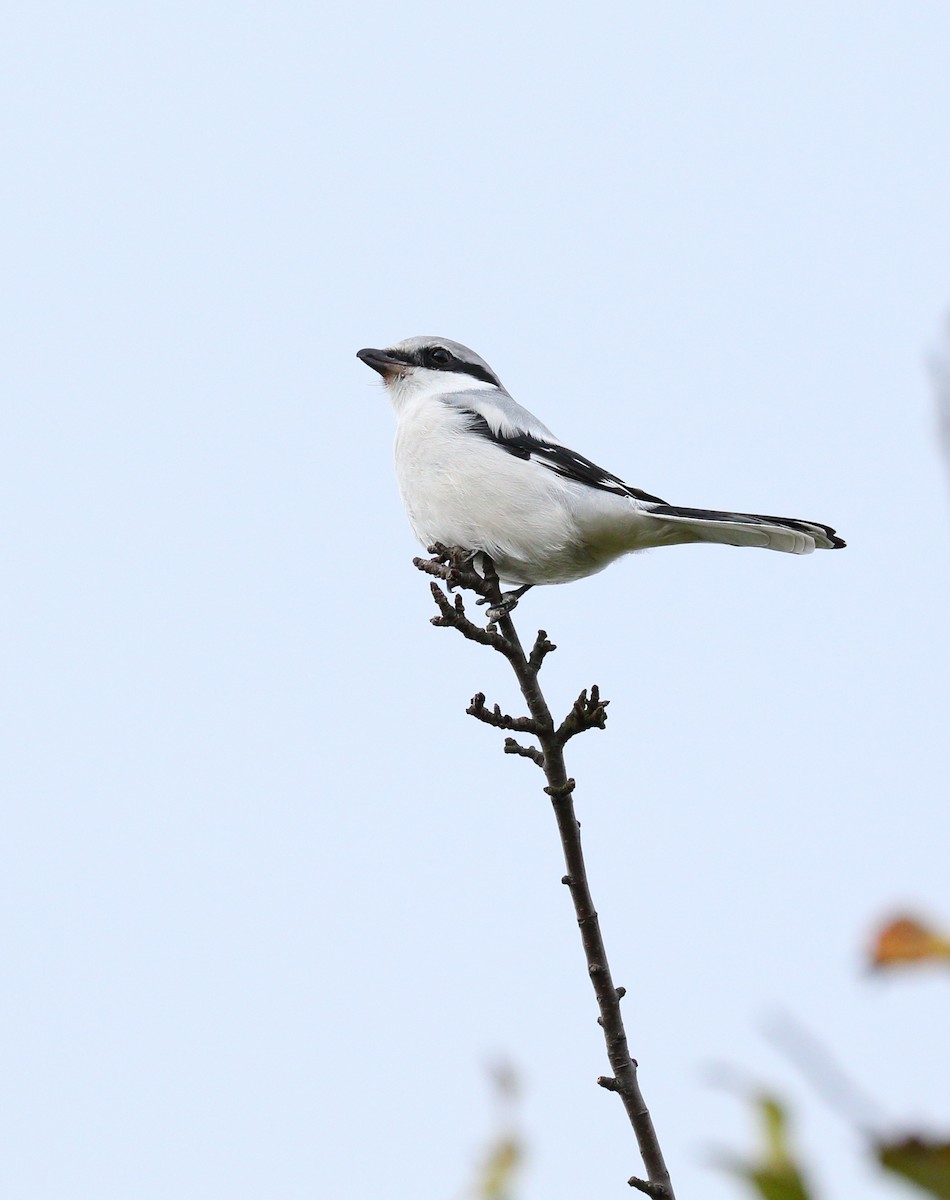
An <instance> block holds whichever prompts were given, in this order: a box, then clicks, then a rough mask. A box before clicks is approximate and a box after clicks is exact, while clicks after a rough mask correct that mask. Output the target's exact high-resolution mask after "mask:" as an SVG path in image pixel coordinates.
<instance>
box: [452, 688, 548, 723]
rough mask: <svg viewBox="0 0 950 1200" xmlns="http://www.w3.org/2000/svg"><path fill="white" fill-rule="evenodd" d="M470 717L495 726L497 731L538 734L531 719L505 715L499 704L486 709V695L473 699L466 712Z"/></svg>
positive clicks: (482, 694) (480, 693)
mask: <svg viewBox="0 0 950 1200" xmlns="http://www.w3.org/2000/svg"><path fill="white" fill-rule="evenodd" d="M465 711H466V712H467V713H468V715H469V716H470V717H476V718H477V719H478V720H479V721H484V722H485V724H486V725H494V726H495V728H496V729H513V730H515V732H516V733H537V732H538V727H537V725H535V723H534V721H532V720H531V718H530V717H510V716H509V715H508V714H507V713H503V712H502V711H501V709H500V708H499V707H498V705H497V704H495V705H493V706H492V708H490V709H489V708H486V707H485V693H484V692H477V693H476V694H475V696H473V697H472V703H471V704H470V705H469V706H468V708H467V709H466V710H465Z"/></svg>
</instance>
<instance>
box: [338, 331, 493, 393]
mask: <svg viewBox="0 0 950 1200" xmlns="http://www.w3.org/2000/svg"><path fill="white" fill-rule="evenodd" d="M356 357H357V358H359V359H362V361H363V362H364V363H366V365H367V366H368V367H372V368H373V370H374V371H378V372H379V374H380V375H381V376H382V377H383V382H384V383H385V384H386V386H387V388H389V389H390V391H391V393H392V394H393V398H394V399H396V397H397V396H398V397H399V398H400V399H405V398H407V396H408V395H409V394H421V393H429V392H433V393H440V392H441V393H445V392H461V391H471V390H472V389H473V388H478V387H494V388H500V387H501V384H500V383H499V381H498V376H497V375H496V374H495V372H494V371H493V370H492V369H491V367H490V366H489V365H488V363H487V362H485V360H484V359H483V358H480V357H479V355H477V354H476V353H475V351H474V350H469V348H468V347H467V346H463V345H461V344H460V343H459V342H453V341H451V340H450V339H449V338H440V337H426V336H422V337H411V338H406V339H405V341H402V342H396V344H395V345H393V346H389V347H387V349H385V350H359V351H357V355H356Z"/></svg>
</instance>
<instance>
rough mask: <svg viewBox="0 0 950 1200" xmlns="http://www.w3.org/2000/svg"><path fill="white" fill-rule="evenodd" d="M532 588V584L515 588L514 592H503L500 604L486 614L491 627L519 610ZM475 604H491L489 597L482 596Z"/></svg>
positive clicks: (493, 606)
mask: <svg viewBox="0 0 950 1200" xmlns="http://www.w3.org/2000/svg"><path fill="white" fill-rule="evenodd" d="M531 586H532V585H531V584H530V583H526V584H523V585H522V586H521V587H519V588H514V589H513V591H510V592H502V595H501V600H500V601H499V603H498V604H493V605H492V606H491V608H490V609H489V610H488V612H487V613H486V614H485V616H486V617H488V623H489V625H494V623H495V622H496V621H498V620H500V619H501V618H502V617H507V616H508V614H509V613H510V612H511V611H512V610H513V609H515V608H517V606H518V601H519V600H520V599H521V597H522V596H523V595H524V594H525V592H526V591H527V590H528V589H529V588H530V587H531ZM475 603H476V604H489V603H491V602H490V601H489V599H488V597H487V596H480V597H479V598H478V600H476V601H475Z"/></svg>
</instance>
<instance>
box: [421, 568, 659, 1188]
mask: <svg viewBox="0 0 950 1200" xmlns="http://www.w3.org/2000/svg"><path fill="white" fill-rule="evenodd" d="M430 550H431V553H432V555H433V558H431V559H415V560H414V562H415V565H416V567H418V569H419V570H420V571H423V572H424V573H425V574H427V575H435V576H436V577H437V578H439V579H441V580H442V581H443V582H444V583H445V584H446V585H447V586H448V588H449V589H450V590H451V589H453V588H456V587H458V588H461V589H463V590H469V591H473V592H475V594H476V595H477V596H479V597H481V598H482V599H484V600H485V601H487V603H488V604H489V605H490V608H489V614H490V615H494V616H495V620H493V621H491V623H490V624H489V625H488V627H487V628H484V629H483V628H482V627H481V626H479V625H475V624H474V623H473V622H472V621H470V620H469V618H468V617H467V616H466V614H465V608H464V604H463V602H462V597H461V596H456V598H455V602H454V603H452V601H451V600H449V598H448V596H447V595H446V594H445V592H443V591H442V589H441V588H440V587H439V586H438V584H437V583H432V585H431V588H432V596H433V599H434V600H435V603H436V604H437V605H438V608H439V616H438V617H435V618H434V619H433V624H434V625H442V626H452V627H453V628H455V629H458V631H459V632H460V633H461V634H462V636H463V637H466V638H468V639H469V640H470V641H474V642H479V643H480V644H481V645H486V646H491V648H492V649H493V650H496V651H497V652H498V653H500V654H502V655H504V657H505V658H506V659H507V660H508V662H509V663H510V664H511V667H512V670H513V671H514V673H515V677H516V678H517V680H518V686H519V687H520V689H521V694H522V696H523V697H524V700H525V703H526V704H527V706H528V712H529V714H530V716H528V717H512V716H509V715H508V714H507V713H503V712H502V711H501V709H500V708H499V707H498V705H497V704H496V705H494V706H493V707H492V708H491V709H489V708H488V707H487V706H486V705H485V697H484V695H483V694H482V693H481V692H479V693H478V695H476V696H475V697H474V699H473V700H472V703H471V705H470V706H469V708H468V710H467V711H468V712H469V713H470V714H471V715H472V716H473V717H476V718H477V719H478V720H480V721H483V722H484V723H485V724H488V725H494V726H495V727H496V728H499V729H513V730H515V731H518V732H524V733H530V734H533V735H534V736H535V737H536V738H537V739H538V742H539V745H540V749H537V748H535V747H531V746H523V745H522V744H521V743H520V742H517V741H516V740H515V739H514V738H506V740H505V753H506V754H514V755H518V756H520V757H522V758H530V759H531V760H532V762H534V763H535V764H536V765H537V766H539V767H540V768H541V769H542V771H543V772H544V775H545V779H546V781H547V784H546V787H545V788H544V790H545V792H546V793H547V794H548V796H549V797H550V798H551V804H552V807H553V809H554V815H555V819H556V821H557V826H558V832H559V833H560V837H561V847H562V850H563V853H564V862H565V865H566V867H567V873H566V874H565V875H564V877H563V879H562V881H561V882H562V883H564V884H565V885H566V886H567V887H568V888H569V889H570V892H571V899H572V901H573V903H574V914H575V916H576V918H577V925H578V928H579V929H580V933H581V941H582V944H583V947H584V954H585V957H586V960H587V971H588V975H589V976H590V980H591V983H592V984H593V987H594V994H595V996H596V998H597V1007H598V1011H599V1014H600V1015H599V1016H598V1018H597V1021H598V1024H599V1025H600V1026H601V1027H602V1029H603V1031H604V1040H605V1042H606V1046H607V1058H608V1061H609V1062H610V1066H611V1070H612V1071H613V1075H612V1076H601V1077H600V1078H599V1079H598V1081H597V1082H598V1084H599V1085H600V1086H601V1087H603V1088H606V1089H607V1090H608V1091H612V1092H616V1093H617V1094H618V1095H619V1096H620V1099H621V1101H622V1102H623V1106H624V1108H625V1110H626V1113H627V1117H628V1119H629V1121H630V1124H631V1126H632V1127H633V1131H634V1134H635V1135H636V1139H637V1144H638V1146H639V1149H640V1155H641V1157H642V1159H643V1165H644V1167H645V1168H646V1171H647V1176H648V1178H647V1179H646V1180H643V1179H639V1178H638V1177H637V1176H633V1177H632V1178H631V1179H630V1180H629V1181H628V1182H629V1184H630V1186H631V1187H634V1188H637V1189H638V1190H639V1191H641V1192H643V1193H644V1194H645V1195H648V1196H652V1197H654V1200H675V1197H674V1195H673V1187H672V1184H671V1183H670V1176H669V1172H668V1171H667V1169H666V1164H665V1162H664V1160H663V1153H662V1150H661V1149H660V1143H659V1140H658V1138H657V1135H656V1131H655V1129H654V1128H653V1121H652V1119H651V1117H650V1113H649V1110H648V1109H647V1106H646V1104H645V1103H644V1100H643V1095H642V1093H641V1091H640V1085H639V1083H638V1080H637V1064H636V1062H635V1060H634V1059H633V1058H631V1056H630V1051H629V1049H628V1046H627V1034H626V1030H625V1029H624V1024H623V1017H622V1015H621V1011H620V1000H621V998H622V997H623V995H624V994H625V989H624V988H622V987H615V986H614V983H613V980H612V977H611V973H610V966H609V964H608V961H607V951H606V949H605V947H604V940H603V936H602V935H601V932H600V922H599V919H598V916H597V910H596V909H595V908H594V902H593V899H592V898H591V894H590V886H589V884H588V880H587V867H586V864H585V862H584V852H583V848H582V846H581V835H580V822H579V821H578V820H577V817H576V815H575V813H574V797H573V793H574V788H575V783H574V780H573V779H571V778H570V777H569V776H568V774H567V767H566V765H565V762H564V746H565V744H566V743H567V742H568V741H569V740H570V739H571V738H572V737H574V736H576V735H577V734H578V733H583V732H584V731H585V730H587V729H603V728H604V725H605V723H606V720H607V704H608V701H606V700H602V699H601V697H600V691H599V689H598V688H597V686H596V684H595V685H594V686H593V687H591V688H590V690H589V691H588V690H587V689H586V688H585V690H584V691H583V692H581V694H580V695H579V696H578V698H577V700H576V701H575V702H574V705H573V707H572V708H571V711H570V712H569V713H568V715H567V716H566V717H565V718H564V720H563V721H562V722H561V724H560V725H559V726H555V724H554V720H553V719H552V717H551V710H550V709H549V707H548V703H547V701H546V700H545V698H544V695H543V693H542V691H541V688H540V686H539V684H538V675H539V672H540V670H541V667H542V665H543V663H544V659H545V657H546V656H547V655H548V654H550V653H551V651H552V650H554V649H555V647H554V644H553V643H552V642H550V641H549V640H548V636H547V633H546V632H545V631H544V630H543V629H542V630H539V631H538V635H537V637H536V639H535V641H534V645H533V647H532V649H531V652H530V654H527V655H526V654H525V652H524V649H523V647H522V645H521V640H520V639H519V637H518V633H517V631H516V629H515V627H514V624H513V623H512V620H511V614H510V611H506V609H505V604H504V599H503V596H502V591H501V586H500V584H499V581H498V575H497V573H496V571H495V567H494V564H493V563H492V562H491V559H489V558H488V557H487V555H484V554H478V555H474V556H473V555H471V554H465V553H464V552H462V551H458V550H453V549H452V548H449V547H446V546H441V545H436V546H432V547H430ZM476 560H477V566H478V569H476Z"/></svg>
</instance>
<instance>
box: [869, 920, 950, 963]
mask: <svg viewBox="0 0 950 1200" xmlns="http://www.w3.org/2000/svg"><path fill="white" fill-rule="evenodd" d="M940 959H942V960H948V961H950V938H947V937H944V936H943V935H942V934H939V933H937V932H936V930H933V929H931V928H929V927H928V926H927V925H924V924H923V922H922V921H917V920H915V919H914V918H913V917H898V918H897V919H895V920H893V921H891V922H889V923H888V924H887V925H885V926H884V928H883V929H881V930H880V932H879V933H878V935H877V937H876V938H875V941H874V945H873V947H872V949H871V964H872V966H875V967H894V966H900V965H901V964H903V963H910V962H927V961H933V960H940Z"/></svg>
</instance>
